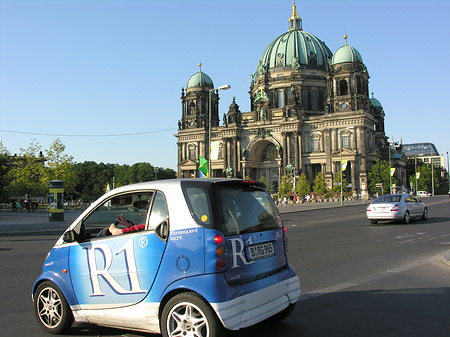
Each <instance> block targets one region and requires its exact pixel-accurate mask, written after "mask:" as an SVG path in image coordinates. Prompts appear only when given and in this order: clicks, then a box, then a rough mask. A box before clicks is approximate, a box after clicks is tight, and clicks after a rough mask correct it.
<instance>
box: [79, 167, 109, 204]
mask: <svg viewBox="0 0 450 337" xmlns="http://www.w3.org/2000/svg"><path fill="white" fill-rule="evenodd" d="M116 166H117V165H115V164H104V163H100V164H97V163H96V162H93V161H86V162H84V163H77V164H74V166H73V168H74V173H75V175H76V177H77V179H76V183H75V193H74V197H75V198H76V199H81V200H82V201H83V202H90V201H93V200H95V199H97V198H98V197H100V196H101V195H103V194H104V193H105V190H106V186H107V184H111V183H112V181H113V177H114V169H115V167H116Z"/></svg>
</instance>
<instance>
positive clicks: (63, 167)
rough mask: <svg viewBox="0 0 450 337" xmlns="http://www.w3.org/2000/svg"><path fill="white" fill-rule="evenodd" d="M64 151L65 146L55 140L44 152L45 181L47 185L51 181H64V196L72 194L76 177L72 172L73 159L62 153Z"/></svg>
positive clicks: (58, 140)
mask: <svg viewBox="0 0 450 337" xmlns="http://www.w3.org/2000/svg"><path fill="white" fill-rule="evenodd" d="M65 149H66V146H65V145H64V144H63V143H62V142H61V140H60V139H59V138H57V139H56V140H54V141H53V143H52V144H51V145H50V148H49V149H48V150H47V151H46V159H47V170H46V174H45V180H46V182H47V183H48V182H49V181H51V180H62V181H64V190H65V194H66V195H70V194H73V193H74V188H75V180H76V177H75V174H74V172H73V165H72V164H73V157H72V156H69V155H68V154H66V153H64V151H65Z"/></svg>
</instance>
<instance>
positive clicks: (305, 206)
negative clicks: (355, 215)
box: [277, 200, 372, 213]
mask: <svg viewBox="0 0 450 337" xmlns="http://www.w3.org/2000/svg"><path fill="white" fill-rule="evenodd" d="M370 202H372V200H370V201H367V200H349V201H344V202H343V203H342V207H348V206H357V205H369V204H370ZM277 207H278V210H279V211H280V213H290V212H302V211H313V210H316V209H323V208H335V207H341V203H340V202H339V201H328V202H327V201H324V202H308V203H306V202H305V203H302V204H293V205H287V206H282V205H280V206H277Z"/></svg>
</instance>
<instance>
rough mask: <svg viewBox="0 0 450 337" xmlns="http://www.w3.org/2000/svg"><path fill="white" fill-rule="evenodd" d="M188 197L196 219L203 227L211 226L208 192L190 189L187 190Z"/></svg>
mask: <svg viewBox="0 0 450 337" xmlns="http://www.w3.org/2000/svg"><path fill="white" fill-rule="evenodd" d="M186 196H187V201H188V205H189V209H190V211H191V214H192V216H193V217H194V219H195V220H196V221H197V222H198V223H200V224H202V225H209V224H211V214H210V211H209V209H210V208H209V203H208V195H207V194H206V191H205V190H203V189H201V188H196V187H188V188H187V189H186Z"/></svg>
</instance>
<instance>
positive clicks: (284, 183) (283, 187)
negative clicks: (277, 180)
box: [278, 174, 292, 197]
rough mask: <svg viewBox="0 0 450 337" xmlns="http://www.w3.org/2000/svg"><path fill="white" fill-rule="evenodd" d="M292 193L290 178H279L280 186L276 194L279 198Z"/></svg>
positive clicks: (285, 176) (286, 176)
mask: <svg viewBox="0 0 450 337" xmlns="http://www.w3.org/2000/svg"><path fill="white" fill-rule="evenodd" d="M291 192H292V181H291V178H290V177H289V176H288V175H287V174H285V175H284V176H282V177H281V184H280V186H278V194H279V195H280V196H281V197H284V196H287V195H288V194H289V193H291Z"/></svg>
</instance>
